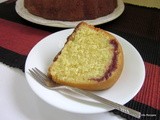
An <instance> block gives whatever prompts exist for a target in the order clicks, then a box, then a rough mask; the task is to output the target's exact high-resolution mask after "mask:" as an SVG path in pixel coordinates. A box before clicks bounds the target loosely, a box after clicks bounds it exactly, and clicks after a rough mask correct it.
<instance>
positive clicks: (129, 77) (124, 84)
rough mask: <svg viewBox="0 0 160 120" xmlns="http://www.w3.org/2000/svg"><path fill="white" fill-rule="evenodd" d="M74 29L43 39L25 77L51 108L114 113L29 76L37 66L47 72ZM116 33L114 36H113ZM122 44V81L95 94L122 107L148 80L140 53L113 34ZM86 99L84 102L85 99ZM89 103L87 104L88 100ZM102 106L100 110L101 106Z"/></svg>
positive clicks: (31, 59) (34, 53)
mask: <svg viewBox="0 0 160 120" xmlns="http://www.w3.org/2000/svg"><path fill="white" fill-rule="evenodd" d="M72 31H73V29H67V30H63V31H59V32H56V33H54V34H51V35H49V36H47V37H46V38H44V39H42V40H41V41H40V42H39V43H37V44H36V45H35V46H34V47H33V49H32V50H31V51H30V53H29V55H28V57H27V60H26V64H25V75H26V78H27V81H28V83H29V85H30V87H31V88H32V90H33V91H34V92H35V93H36V94H37V95H38V96H39V97H40V98H41V99H43V100H44V101H46V102H47V103H49V104H50V105H52V106H55V107H58V108H60V109H63V110H66V111H70V112H75V113H86V114H89V113H101V112H105V111H109V110H111V108H109V107H108V108H103V107H102V106H103V105H102V104H98V103H96V102H95V101H92V100H90V99H87V97H84V96H83V97H82V96H78V95H76V96H78V97H79V98H82V99H83V100H79V99H74V94H73V98H72V97H67V96H64V95H62V94H60V93H58V92H56V91H51V90H48V89H46V88H44V87H43V86H41V85H40V84H39V83H37V82H36V81H35V80H34V79H33V78H32V77H31V76H30V75H29V71H28V69H30V68H33V67H37V68H39V69H40V70H42V71H43V72H44V73H47V70H48V67H49V65H50V64H51V63H52V60H53V59H54V57H55V56H56V54H57V53H58V52H59V51H60V50H61V49H62V47H63V45H64V43H65V42H66V38H67V37H68V36H69V35H70V34H71V33H72ZM111 34H113V33H111ZM113 35H114V36H115V37H116V38H117V40H118V41H119V42H120V44H121V45H122V48H123V52H124V69H123V71H122V74H121V76H120V78H119V80H118V81H117V82H116V84H114V86H112V87H111V88H110V89H108V90H104V91H99V92H94V93H95V94H97V95H100V96H102V97H104V98H106V99H109V100H112V101H114V102H117V103H119V104H125V103H127V102H128V101H129V100H131V99H132V98H133V97H134V96H135V95H136V94H137V93H138V91H139V90H140V88H141V87H142V84H143V82H144V79H145V67H144V62H143V60H142V58H141V56H140V54H139V53H138V51H137V50H136V49H135V48H134V47H133V46H132V45H131V44H130V43H129V42H127V41H126V40H125V39H123V38H122V37H120V36H118V35H116V34H113ZM84 99H85V100H84ZM86 100H87V101H86ZM100 106H101V107H100Z"/></svg>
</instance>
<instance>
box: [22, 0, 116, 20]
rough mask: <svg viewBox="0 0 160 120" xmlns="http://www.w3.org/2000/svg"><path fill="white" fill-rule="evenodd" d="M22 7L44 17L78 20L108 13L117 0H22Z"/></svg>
mask: <svg viewBox="0 0 160 120" xmlns="http://www.w3.org/2000/svg"><path fill="white" fill-rule="evenodd" d="M24 7H25V8H26V9H27V10H28V11H29V12H30V13H31V14H34V15H36V16H40V17H43V18H45V19H50V20H61V21H79V20H91V19H95V18H99V17H102V16H105V15H108V14H110V13H111V12H113V11H114V9H115V8H116V7H117V0H24Z"/></svg>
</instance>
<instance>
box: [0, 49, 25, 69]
mask: <svg viewBox="0 0 160 120" xmlns="http://www.w3.org/2000/svg"><path fill="white" fill-rule="evenodd" d="M26 57H27V56H24V55H21V54H18V53H15V52H13V51H10V50H7V49H5V48H2V47H0V62H3V63H4V64H6V65H9V66H11V67H16V68H19V69H21V70H22V71H24V66H25V61H26Z"/></svg>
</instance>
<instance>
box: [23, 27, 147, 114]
mask: <svg viewBox="0 0 160 120" xmlns="http://www.w3.org/2000/svg"><path fill="white" fill-rule="evenodd" d="M68 31H73V29H65V30H61V31H58V32H55V33H53V34H50V35H48V36H46V37H45V38H43V39H42V40H40V41H39V42H38V43H37V44H36V45H35V46H34V47H33V48H32V49H31V51H30V52H29V54H28V56H27V59H26V63H25V76H26V78H27V82H28V83H29V86H30V87H31V89H32V90H33V91H34V92H35V93H36V94H37V96H39V97H40V98H41V99H42V100H44V101H45V102H47V103H48V101H46V100H45V99H44V98H42V97H41V96H40V95H39V93H37V92H36V91H35V89H34V87H33V86H32V85H31V83H30V81H29V80H28V68H27V60H28V57H29V56H30V54H32V52H33V49H34V48H35V47H36V46H37V45H38V44H39V43H41V42H42V41H44V40H46V39H47V38H48V37H51V36H54V35H55V34H57V33H61V32H68ZM110 33H111V34H113V35H116V36H118V37H120V38H121V39H123V40H125V39H124V38H122V37H121V36H119V35H117V34H114V33H112V32H110ZM116 36H115V37H116ZM125 42H126V43H127V44H129V45H130V46H131V47H132V49H134V50H135V51H136V53H138V55H139V57H140V59H141V62H142V63H143V64H142V66H143V69H144V71H143V73H144V75H143V78H142V79H143V80H142V81H141V84H140V85H139V86H140V87H138V89H137V90H136V92H135V93H134V95H132V97H131V98H130V99H129V100H128V101H130V100H131V99H132V98H133V97H134V96H135V95H136V94H137V93H138V92H139V91H140V89H141V87H142V85H143V83H144V80H145V65H144V61H143V59H142V57H141V55H140V53H139V52H138V51H137V49H136V48H135V47H134V46H133V45H132V44H131V43H129V42H128V41H127V40H125ZM122 49H123V47H122ZM128 101H127V102H128ZM127 102H125V103H127ZM125 103H123V104H125ZM49 104H51V105H52V106H55V105H53V104H52V103H49ZM55 107H57V108H60V109H62V110H66V109H64V108H63V106H61V107H59V106H55ZM66 111H70V112H74V113H83V114H93V113H102V112H106V111H107V110H105V109H101V110H99V111H92V112H87V113H86V112H83V111H75V110H71V109H70V110H68V109H67V110H66Z"/></svg>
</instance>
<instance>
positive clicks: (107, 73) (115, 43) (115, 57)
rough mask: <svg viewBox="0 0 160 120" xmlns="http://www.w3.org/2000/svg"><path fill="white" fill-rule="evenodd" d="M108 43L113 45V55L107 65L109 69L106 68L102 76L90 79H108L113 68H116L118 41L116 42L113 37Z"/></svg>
mask: <svg viewBox="0 0 160 120" xmlns="http://www.w3.org/2000/svg"><path fill="white" fill-rule="evenodd" d="M110 44H111V45H112V46H113V47H114V55H113V57H112V63H111V64H110V65H109V69H107V70H106V72H105V73H104V76H102V77H100V78H94V79H92V80H96V81H98V82H100V81H103V80H104V79H108V78H109V77H110V76H111V75H112V72H113V71H114V70H116V68H117V59H118V58H117V57H118V43H117V42H116V40H115V39H113V40H111V41H110Z"/></svg>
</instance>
